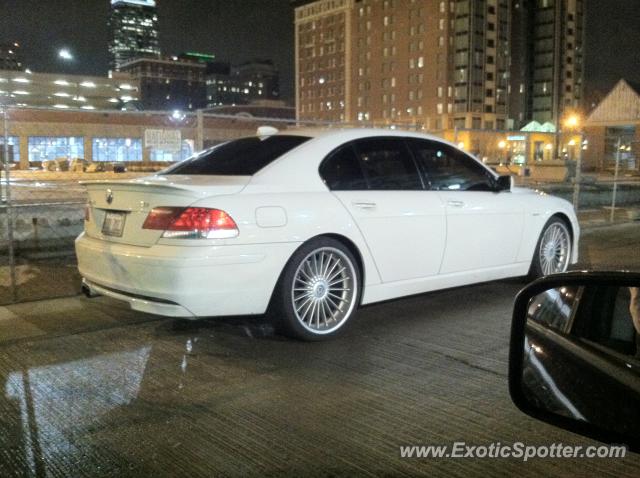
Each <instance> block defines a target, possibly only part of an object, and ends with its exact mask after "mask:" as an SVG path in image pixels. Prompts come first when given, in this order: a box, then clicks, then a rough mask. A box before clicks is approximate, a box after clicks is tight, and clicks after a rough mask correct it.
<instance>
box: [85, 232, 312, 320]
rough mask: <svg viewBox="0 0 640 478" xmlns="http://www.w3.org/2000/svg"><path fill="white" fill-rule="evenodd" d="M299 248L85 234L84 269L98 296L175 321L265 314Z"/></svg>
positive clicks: (88, 285) (292, 244)
mask: <svg viewBox="0 0 640 478" xmlns="http://www.w3.org/2000/svg"><path fill="white" fill-rule="evenodd" d="M298 245H299V244H298V243H276V244H255V245H226V246H197V247H194V246H167V245H155V246H152V247H140V246H131V245H126V244H116V243H109V242H105V241H101V240H99V239H94V238H90V237H88V236H86V235H85V234H84V233H83V234H81V235H80V236H79V237H78V239H76V254H77V257H78V269H79V271H80V274H81V275H82V277H83V281H84V284H85V285H86V286H87V287H88V288H89V290H90V291H91V292H92V293H97V294H101V295H105V296H109V297H112V298H114V299H117V300H122V301H125V302H128V303H129V305H130V306H131V308H132V309H134V310H138V311H141V312H147V313H152V314H157V315H164V316H170V317H192V318H195V317H203V316H225V315H250V314H262V313H264V312H265V311H266V309H267V306H268V305H269V300H270V298H271V294H272V292H273V289H274V287H275V285H276V282H277V280H278V277H279V276H280V272H281V271H282V269H283V268H284V266H285V264H286V262H287V260H288V259H289V257H291V254H293V252H294V251H295V249H296V248H297V247H298Z"/></svg>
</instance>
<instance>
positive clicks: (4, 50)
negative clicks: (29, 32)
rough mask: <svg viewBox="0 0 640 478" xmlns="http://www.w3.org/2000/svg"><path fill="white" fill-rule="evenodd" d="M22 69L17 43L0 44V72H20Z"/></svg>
mask: <svg viewBox="0 0 640 478" xmlns="http://www.w3.org/2000/svg"><path fill="white" fill-rule="evenodd" d="M22 69H24V66H23V64H22V58H21V57H20V45H19V44H18V43H17V42H9V43H0V70H13V71H20V70H22Z"/></svg>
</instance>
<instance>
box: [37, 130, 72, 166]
mask: <svg viewBox="0 0 640 478" xmlns="http://www.w3.org/2000/svg"><path fill="white" fill-rule="evenodd" d="M28 150H29V162H34V161H44V160H54V159H57V158H67V159H72V158H84V139H83V138H82V137H76V136H71V137H67V136H29V139H28Z"/></svg>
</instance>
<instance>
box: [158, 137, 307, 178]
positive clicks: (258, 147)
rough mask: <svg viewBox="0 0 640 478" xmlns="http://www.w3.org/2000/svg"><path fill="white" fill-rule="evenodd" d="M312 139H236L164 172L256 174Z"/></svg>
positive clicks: (227, 174) (226, 174)
mask: <svg viewBox="0 0 640 478" xmlns="http://www.w3.org/2000/svg"><path fill="white" fill-rule="evenodd" d="M309 139H311V138H309V137H306V136H285V135H276V136H269V137H267V138H264V139H260V138H257V137H251V138H242V139H237V140H235V141H229V142H228V143H223V144H221V145H219V146H216V147H215V148H213V149H211V150H209V151H206V152H204V153H201V154H200V155H198V156H194V157H192V158H189V159H186V160H184V161H182V162H181V163H178V164H176V165H174V166H172V167H170V168H168V169H166V170H165V171H163V172H162V173H161V174H189V175H199V174H201V175H220V176H253V175H254V174H255V173H257V172H258V171H260V170H261V169H262V168H264V167H265V166H266V165H267V164H269V163H271V162H272V161H274V160H276V159H278V158H279V157H280V156H282V155H283V154H285V153H287V152H289V151H291V150H292V149H293V148H295V147H297V146H300V145H301V144H302V143H304V142H306V141H309Z"/></svg>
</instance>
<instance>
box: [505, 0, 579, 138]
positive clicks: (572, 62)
mask: <svg viewBox="0 0 640 478" xmlns="http://www.w3.org/2000/svg"><path fill="white" fill-rule="evenodd" d="M512 11H513V23H514V28H513V32H514V34H513V38H512V62H513V68H512V72H513V73H512V98H511V105H510V106H511V116H512V117H513V118H514V120H515V123H516V126H518V125H522V124H524V123H526V122H528V121H531V120H535V121H538V122H539V123H545V122H551V123H553V124H554V125H556V126H558V125H559V124H560V123H561V122H562V118H563V117H564V116H565V115H567V113H569V112H573V111H575V110H578V109H580V107H581V106H582V99H583V97H582V95H583V86H584V85H583V76H584V0H514V1H513V10H512Z"/></svg>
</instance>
